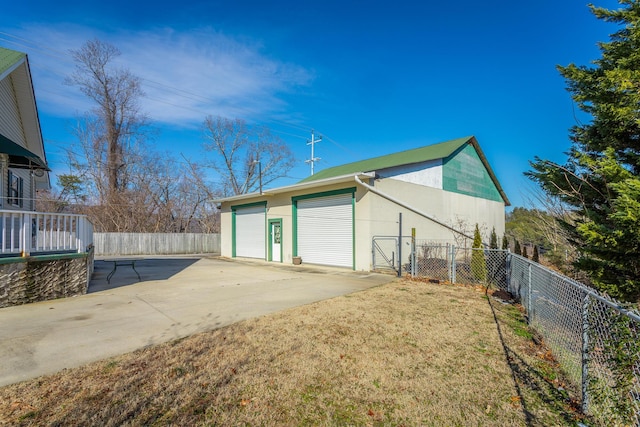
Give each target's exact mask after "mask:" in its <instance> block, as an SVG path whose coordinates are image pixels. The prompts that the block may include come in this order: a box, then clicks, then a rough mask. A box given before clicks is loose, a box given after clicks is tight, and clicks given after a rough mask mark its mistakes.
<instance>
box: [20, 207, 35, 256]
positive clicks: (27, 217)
mask: <svg viewBox="0 0 640 427" xmlns="http://www.w3.org/2000/svg"><path fill="white" fill-rule="evenodd" d="M31 239H32V238H31V214H28V213H25V214H23V215H22V242H20V243H21V246H22V251H21V252H22V256H25V257H26V256H29V255H30V254H31Z"/></svg>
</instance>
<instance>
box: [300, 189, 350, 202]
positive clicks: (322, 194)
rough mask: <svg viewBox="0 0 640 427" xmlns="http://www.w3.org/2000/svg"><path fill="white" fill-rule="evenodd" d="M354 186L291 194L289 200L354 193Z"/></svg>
mask: <svg viewBox="0 0 640 427" xmlns="http://www.w3.org/2000/svg"><path fill="white" fill-rule="evenodd" d="M355 192H356V187H349V188H341V189H339V190H331V191H322V192H320V193H311V194H303V195H302V196H293V197H292V198H291V201H292V202H294V203H296V202H297V201H298V200H304V199H317V198H318V197H327V196H337V195H339V194H347V193H355Z"/></svg>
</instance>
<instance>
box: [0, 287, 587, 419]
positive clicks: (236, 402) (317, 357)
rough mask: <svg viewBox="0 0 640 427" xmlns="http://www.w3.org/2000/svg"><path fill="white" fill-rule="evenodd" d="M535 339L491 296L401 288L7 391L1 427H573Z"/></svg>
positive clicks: (514, 311)
mask: <svg viewBox="0 0 640 427" xmlns="http://www.w3.org/2000/svg"><path fill="white" fill-rule="evenodd" d="M533 338H534V337H533V335H532V333H531V332H530V331H529V330H528V328H527V327H526V324H525V323H524V320H523V317H522V313H521V311H520V310H519V309H518V307H517V306H514V305H510V304H503V303H501V302H500V301H499V300H496V299H494V298H493V297H487V295H486V293H485V290H484V289H482V288H480V287H465V286H452V285H438V284H431V283H423V282H418V281H409V280H403V281H397V282H393V283H390V284H387V285H383V286H380V287H377V288H374V289H370V290H367V291H363V292H359V293H355V294H351V295H348V296H343V297H338V298H334V299H331V300H327V301H322V302H319V303H315V304H311V305H307V306H303V307H298V308H294V309H289V310H286V311H283V312H280V313H276V314H271V315H267V316H263V317H260V318H257V319H251V320H247V321H243V322H240V323H237V324H234V325H231V326H228V327H225V328H221V329H218V330H215V331H211V332H207V333H202V334H198V335H194V336H191V337H188V338H185V339H182V340H178V341H174V342H171V343H166V344H162V345H158V346H154V347H149V348H145V349H143V350H140V351H136V352H133V353H129V354H126V355H123V356H119V357H114V358H111V359H107V360H103V361H100V362H96V363H92V364H89V365H86V366H83V367H80V368H76V369H68V370H64V371H62V372H60V373H58V374H55V375H51V376H45V377H40V378H36V379H33V380H30V381H26V382H23V383H19V384H14V385H11V386H7V387H3V388H0V424H6V425H65V426H66V425H105V426H116V425H163V426H164V425H176V426H186V425H291V426H299V425H309V426H316V425H404V426H413V425H420V426H425V425H426V426H428V425H434V426H439V425H448V426H454V425H460V426H471V425H487V426H489V425H490V426H523V425H534V426H535V425H539V426H548V425H574V423H575V420H576V419H577V418H578V415H577V414H576V413H575V412H573V410H572V408H573V406H575V405H573V404H572V402H571V401H570V400H569V399H568V398H567V391H566V390H565V389H566V388H567V385H566V384H565V383H564V382H563V381H562V379H561V378H562V377H561V375H560V373H559V372H558V370H557V364H556V363H555V362H554V361H553V359H552V358H551V357H550V354H549V353H548V351H546V349H545V348H544V347H543V346H541V345H539V344H536V343H535V342H534V340H533ZM70 351H73V349H70Z"/></svg>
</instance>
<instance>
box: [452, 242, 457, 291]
mask: <svg viewBox="0 0 640 427" xmlns="http://www.w3.org/2000/svg"><path fill="white" fill-rule="evenodd" d="M451 283H456V245H451Z"/></svg>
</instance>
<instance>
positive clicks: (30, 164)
mask: <svg viewBox="0 0 640 427" xmlns="http://www.w3.org/2000/svg"><path fill="white" fill-rule="evenodd" d="M0 153H4V154H7V155H8V156H9V167H11V168H17V169H43V170H45V171H49V170H50V169H49V167H48V166H47V163H46V162H45V161H44V160H42V159H41V158H40V157H39V156H38V155H37V154H35V153H32V152H31V151H29V150H27V149H26V148H24V147H23V146H21V145H19V144H16V143H15V142H13V141H11V140H10V139H9V138H7V137H6V136H4V135H2V134H0Z"/></svg>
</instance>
